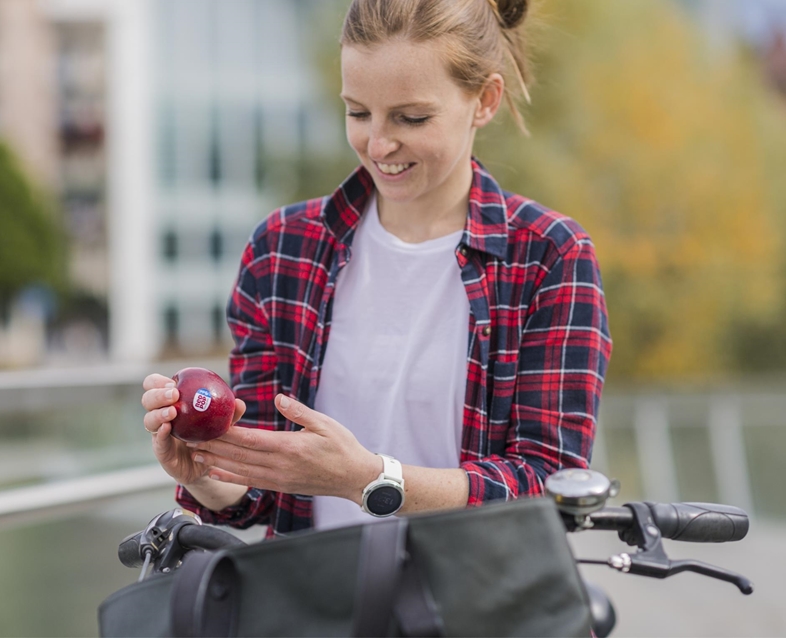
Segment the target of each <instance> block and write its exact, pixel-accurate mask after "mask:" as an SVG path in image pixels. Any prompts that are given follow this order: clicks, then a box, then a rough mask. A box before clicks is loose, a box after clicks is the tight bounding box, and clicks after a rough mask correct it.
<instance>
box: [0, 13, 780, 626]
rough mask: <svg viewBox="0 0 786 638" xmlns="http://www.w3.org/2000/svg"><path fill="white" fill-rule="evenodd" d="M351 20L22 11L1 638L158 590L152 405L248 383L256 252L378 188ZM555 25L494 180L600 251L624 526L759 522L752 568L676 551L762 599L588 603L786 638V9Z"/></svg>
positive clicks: (599, 452) (6, 234)
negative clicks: (347, 37) (582, 231)
mask: <svg viewBox="0 0 786 638" xmlns="http://www.w3.org/2000/svg"><path fill="white" fill-rule="evenodd" d="M347 6H348V2H347V0H133V2H128V1H124V0H0V636H53V635H58V636H83V635H96V634H97V623H96V608H97V606H98V604H99V602H100V601H101V600H102V599H103V598H105V597H106V596H108V595H109V594H110V593H112V592H113V591H115V590H117V589H119V588H120V587H122V586H124V585H127V584H129V583H131V582H133V581H134V580H135V578H136V574H135V573H134V572H132V571H130V570H127V569H125V568H124V567H122V566H121V565H120V564H119V562H118V561H117V559H116V555H115V552H116V547H117V543H118V542H119V541H120V540H121V539H122V538H123V537H124V536H126V535H127V534H130V533H132V532H134V531H136V530H138V529H140V528H141V527H143V526H144V524H146V522H147V521H148V520H149V519H150V518H151V517H152V516H153V515H154V514H156V513H158V512H160V511H163V510H165V509H168V508H170V507H172V506H173V504H174V502H173V499H172V485H171V483H170V481H169V479H168V478H167V477H166V476H165V475H163V473H162V472H161V471H160V470H158V469H157V467H156V466H155V465H152V464H151V461H152V459H153V457H152V454H151V452H150V450H149V436H148V435H146V434H145V432H144V431H143V430H142V427H141V418H142V414H143V412H142V408H141V405H140V404H139V398H140V396H141V382H142V379H143V378H144V376H145V375H146V374H148V373H149V372H151V371H159V372H162V373H164V374H170V375H171V374H172V373H174V372H175V371H177V370H178V369H180V368H181V367H184V366H185V365H204V366H207V367H210V368H212V369H214V370H216V371H217V372H220V373H221V374H224V375H226V373H227V366H226V356H227V353H228V352H229V349H230V347H231V344H230V339H229V333H228V331H227V328H226V325H225V321H224V307H225V303H226V299H227V297H228V294H229V291H230V288H231V286H232V283H233V279H234V276H235V272H236V268H237V264H238V260H239V257H240V252H241V250H242V247H243V245H244V243H245V241H246V239H247V238H248V236H249V234H250V232H251V230H252V229H253V227H254V226H255V224H256V223H257V222H258V221H260V220H261V219H263V218H264V217H265V215H267V214H268V213H269V212H270V211H271V210H272V209H273V208H275V207H276V206H278V205H281V204H284V203H288V202H292V201H295V200H299V199H303V198H306V197H314V196H319V195H324V194H328V193H330V192H331V191H332V190H333V189H334V188H335V187H336V186H337V185H338V184H339V183H340V181H341V180H342V179H343V178H344V177H345V176H346V175H347V174H348V173H349V172H350V171H351V170H352V168H353V167H354V165H355V159H354V157H353V155H352V153H351V151H350V149H349V147H348V145H347V143H346V141H345V139H344V132H343V107H342V104H341V102H340V100H339V99H338V92H339V87H340V77H339V57H338V53H339V51H338V45H337V39H338V34H339V30H340V25H341V20H342V17H343V12H344V11H345V10H346V7H347ZM532 13H533V15H532V19H531V20H530V26H529V31H528V41H529V42H530V43H531V49H532V57H533V61H534V68H535V75H536V79H537V82H536V84H535V85H534V86H533V87H532V88H531V94H532V106H531V107H528V108H527V109H526V111H525V112H526V121H527V124H528V128H529V129H530V131H531V136H530V137H528V138H525V137H523V136H522V135H521V134H519V133H518V132H517V131H516V130H515V128H514V125H513V122H512V119H511V118H510V117H507V116H504V115H503V116H502V117H500V118H498V120H499V121H498V122H496V123H495V124H493V125H492V126H490V127H488V128H487V129H486V130H484V131H482V132H481V135H480V136H479V138H478V144H477V148H476V151H477V153H476V154H477V156H478V157H479V158H480V159H481V161H482V162H484V164H485V165H486V166H487V168H489V169H490V170H491V171H492V173H494V174H495V176H497V178H498V179H499V181H500V182H501V183H502V185H503V186H504V187H505V188H507V189H509V190H513V191H517V192H520V193H522V194H525V195H527V196H529V197H532V198H534V199H537V200H539V201H540V202H542V203H543V204H545V205H546V206H549V207H551V208H554V209H556V210H559V211H561V212H563V213H565V214H567V215H569V216H571V217H573V218H575V219H576V220H578V221H579V222H580V223H581V224H582V225H583V226H584V227H585V228H586V229H587V230H588V231H589V232H590V234H591V236H592V237H593V239H594V241H595V243H596V246H597V252H598V257H599V259H600V263H601V269H602V272H603V277H604V285H605V290H606V295H607V300H608V305H609V314H610V324H611V331H612V336H613V338H614V342H615V347H614V354H613V357H612V362H611V366H610V369H609V376H608V382H607V385H606V390H605V393H604V399H603V405H602V413H601V419H600V425H599V431H598V439H597V443H596V446H595V451H594V458H593V467H595V468H596V469H599V470H601V471H604V472H606V473H607V474H609V475H611V476H615V477H617V478H619V479H620V480H621V481H622V486H623V487H622V493H621V494H620V496H619V497H618V498H617V499H616V501H617V502H619V503H623V502H625V501H627V500H633V499H642V498H647V499H651V500H662V501H677V500H694V501H719V502H724V503H728V504H733V505H737V506H740V507H743V508H745V509H746V510H747V511H748V512H749V513H751V515H752V517H753V522H752V528H751V532H750V534H749V536H748V538H747V539H745V540H744V541H742V542H741V543H738V544H735V545H733V546H723V545H721V546H717V547H712V548H706V547H694V546H689V547H687V548H686V547H684V546H682V547H679V546H678V545H676V544H670V545H668V546H667V550H668V551H669V552H671V553H673V554H674V556H675V557H689V556H690V557H696V558H703V559H705V560H708V561H710V562H715V563H718V564H720V565H722V566H725V567H727V568H730V569H733V570H735V571H738V572H742V573H744V574H746V575H747V576H749V577H750V578H752V579H753V580H754V582H755V583H756V584H757V585H758V589H757V592H756V593H755V594H754V595H753V596H751V597H748V598H745V597H742V596H741V595H740V594H739V593H738V592H737V591H736V590H734V589H733V588H732V587H731V586H730V585H728V584H725V583H718V582H717V581H709V580H707V579H703V578H701V577H698V576H694V575H680V576H677V577H675V578H673V579H670V580H667V581H657V582H647V581H645V579H642V578H638V577H630V576H628V577H625V576H620V575H617V574H614V573H611V572H609V573H608V574H607V573H606V572H605V571H601V569H602V568H592V570H591V571H589V572H587V576H588V577H590V578H592V579H594V580H596V581H598V582H602V583H603V584H604V586H606V587H607V589H608V590H609V592H610V593H611V595H612V597H613V598H614V600H615V602H616V603H617V607H618V615H619V625H618V630H617V634H616V635H629V636H657V635H661V636H662V635H673V636H721V635H728V636H749V635H750V636H765V635H767V636H770V635H771V636H777V635H783V634H784V633H786V612H784V611H783V605H782V596H781V593H782V592H783V591H784V588H783V585H782V584H781V583H780V582H779V581H778V580H777V579H778V576H779V575H780V574H781V573H782V572H783V571H784V569H786V549H784V548H783V543H784V541H786V490H784V489H783V485H784V482H785V481H784V478H783V473H782V471H781V468H782V466H783V463H784V458H786V391H784V389H783V388H784V381H786V258H785V254H784V247H785V246H786V1H784V0H592V2H589V1H587V0H559V2H556V1H549V0H541V2H539V3H538V4H536V6H535V8H534V9H533V12H532ZM596 537H597V538H596ZM572 542H574V543H575V544H576V547H577V553H581V554H582V555H584V556H589V555H593V556H594V557H605V556H607V555H608V554H610V553H612V552H617V551H620V550H621V549H622V548H621V546H620V544H619V543H616V542H615V537H613V535H612V537H611V538H608V537H605V536H604V535H603V534H584V535H580V536H578V537H577V538H574V539H572Z"/></svg>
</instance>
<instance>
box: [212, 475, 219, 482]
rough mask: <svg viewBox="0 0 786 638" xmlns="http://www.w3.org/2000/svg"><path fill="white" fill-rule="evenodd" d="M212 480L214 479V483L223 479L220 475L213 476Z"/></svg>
mask: <svg viewBox="0 0 786 638" xmlns="http://www.w3.org/2000/svg"><path fill="white" fill-rule="evenodd" d="M210 478H211V479H213V480H214V481H220V480H221V477H220V476H219V475H218V474H211V475H210Z"/></svg>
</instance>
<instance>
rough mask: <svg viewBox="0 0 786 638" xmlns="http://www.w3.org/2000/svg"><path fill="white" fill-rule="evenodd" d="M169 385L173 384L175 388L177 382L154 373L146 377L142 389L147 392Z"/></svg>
mask: <svg viewBox="0 0 786 638" xmlns="http://www.w3.org/2000/svg"><path fill="white" fill-rule="evenodd" d="M168 383H171V384H172V387H174V384H175V382H174V381H173V380H172V379H170V378H169V377H165V376H164V375H163V374H158V373H153V374H149V375H147V376H146V377H145V380H144V381H142V387H143V388H144V389H145V390H154V389H155V388H163V387H166V385H167V384H168Z"/></svg>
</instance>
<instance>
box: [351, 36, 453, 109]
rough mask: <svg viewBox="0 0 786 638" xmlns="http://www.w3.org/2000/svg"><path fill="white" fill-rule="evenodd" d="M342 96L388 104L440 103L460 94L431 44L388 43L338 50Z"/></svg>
mask: <svg viewBox="0 0 786 638" xmlns="http://www.w3.org/2000/svg"><path fill="white" fill-rule="evenodd" d="M341 78H342V82H343V87H342V94H343V95H344V96H345V97H347V98H353V99H355V100H360V101H363V102H364V103H365V102H366V101H368V100H372V99H374V100H378V101H380V102H384V103H388V104H405V103H409V102H419V101H442V100H445V99H448V98H449V96H450V94H451V93H456V92H460V88H459V86H458V85H457V84H456V82H454V80H453V78H451V77H450V74H449V73H448V70H447V66H446V64H445V61H444V58H443V56H442V53H441V51H440V49H439V45H438V44H437V43H435V42H433V41H432V42H424V43H418V42H409V41H405V40H392V41H388V42H383V43H381V44H375V45H373V46H357V45H352V46H347V45H345V46H344V47H343V48H342V50H341Z"/></svg>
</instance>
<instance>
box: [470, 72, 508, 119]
mask: <svg viewBox="0 0 786 638" xmlns="http://www.w3.org/2000/svg"><path fill="white" fill-rule="evenodd" d="M504 95H505V79H504V78H503V77H502V76H501V75H500V74H499V73H492V74H491V75H490V76H489V77H488V79H487V80H486V84H484V85H483V89H482V90H481V92H480V95H479V96H478V101H477V107H476V109H475V117H474V119H473V121H472V124H473V126H474V127H475V128H482V127H484V126H486V124H488V123H489V122H491V120H492V119H493V118H494V116H495V115H496V113H497V111H498V110H499V107H500V105H501V104H502V97H503V96H504Z"/></svg>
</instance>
